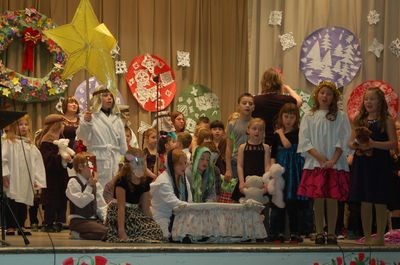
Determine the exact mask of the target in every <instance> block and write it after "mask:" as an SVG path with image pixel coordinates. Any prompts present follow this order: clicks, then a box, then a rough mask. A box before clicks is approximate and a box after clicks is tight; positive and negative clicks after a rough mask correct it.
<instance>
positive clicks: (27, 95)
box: [0, 8, 71, 102]
mask: <svg viewBox="0 0 400 265" xmlns="http://www.w3.org/2000/svg"><path fill="white" fill-rule="evenodd" d="M55 27H56V25H55V24H54V23H53V22H52V21H51V19H50V18H48V17H46V16H45V15H43V14H41V13H39V12H38V11H37V10H36V9H34V8H26V9H25V10H19V11H6V12H4V13H3V14H2V16H1V17H0V53H2V52H5V51H6V50H7V48H8V46H9V45H10V44H11V43H12V42H13V40H14V39H16V38H18V39H21V41H22V42H23V44H24V45H25V47H24V56H23V63H22V69H23V71H27V70H29V71H32V70H33V54H34V47H35V46H36V45H37V44H38V43H40V42H42V43H44V44H46V45H47V50H48V51H49V52H50V53H51V54H52V56H54V67H53V68H52V69H51V71H50V72H49V73H48V74H46V76H44V77H42V78H35V77H29V76H26V75H24V74H21V73H18V72H17V71H15V70H12V69H9V68H7V67H6V66H5V65H4V64H3V62H2V61H1V60H0V92H1V95H2V96H5V97H7V98H10V99H15V100H17V101H21V102H41V101H48V100H53V99H57V98H59V97H60V96H61V95H63V94H64V92H65V89H66V88H67V86H68V84H69V82H70V81H71V80H70V79H63V78H61V72H62V70H63V69H64V63H65V54H64V53H63V51H62V50H61V48H60V47H59V46H57V45H56V43H55V42H54V41H52V40H50V39H48V38H47V37H46V36H45V35H44V34H42V32H43V31H44V30H47V29H51V28H55Z"/></svg>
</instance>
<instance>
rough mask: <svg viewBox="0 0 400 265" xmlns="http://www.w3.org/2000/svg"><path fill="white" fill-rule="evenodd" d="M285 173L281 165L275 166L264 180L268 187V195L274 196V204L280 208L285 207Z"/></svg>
mask: <svg viewBox="0 0 400 265" xmlns="http://www.w3.org/2000/svg"><path fill="white" fill-rule="evenodd" d="M284 172H285V168H283V167H282V166H281V165H279V164H273V165H272V166H271V167H270V168H269V170H268V171H267V172H266V173H265V174H264V175H263V177H262V179H263V182H264V183H265V184H267V187H268V193H269V194H271V195H272V200H271V201H272V202H273V203H274V204H275V205H276V206H277V207H279V208H284V207H285V202H284V200H283V189H284V188H285V180H284V179H283V177H282V174H283V173H284Z"/></svg>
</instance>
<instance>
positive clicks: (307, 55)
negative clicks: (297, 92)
mask: <svg viewBox="0 0 400 265" xmlns="http://www.w3.org/2000/svg"><path fill="white" fill-rule="evenodd" d="M361 62H362V59H361V48H360V44H359V42H358V39H357V38H356V36H354V35H353V33H351V32H350V31H348V30H347V29H345V28H340V27H330V28H321V29H318V30H316V31H314V32H313V33H311V34H310V35H308V36H307V38H306V39H305V40H304V42H303V44H302V46H301V52H300V69H301V70H302V71H303V73H304V75H305V77H306V79H307V80H308V81H310V82H311V83H313V84H314V85H317V84H319V83H320V82H321V81H323V80H331V81H333V82H335V83H336V85H337V87H344V86H345V85H347V84H348V83H350V81H351V80H352V79H353V78H354V76H355V75H356V74H357V72H358V70H359V69H360V66H361Z"/></svg>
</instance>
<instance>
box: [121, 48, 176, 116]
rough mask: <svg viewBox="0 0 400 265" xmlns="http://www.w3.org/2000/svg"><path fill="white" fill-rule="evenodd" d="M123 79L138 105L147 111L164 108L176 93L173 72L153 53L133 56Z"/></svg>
mask: <svg viewBox="0 0 400 265" xmlns="http://www.w3.org/2000/svg"><path fill="white" fill-rule="evenodd" d="M125 80H126V82H127V83H128V86H129V88H130V90H131V92H132V95H133V96H134V97H135V99H136V100H137V101H138V103H139V105H140V106H141V107H142V108H143V109H145V110H147V111H151V112H157V111H160V110H164V109H165V108H166V107H168V106H169V104H171V102H172V100H173V99H174V96H175V93H176V88H175V86H176V84H175V74H174V72H173V71H172V69H171V68H170V67H169V66H168V64H167V63H166V62H164V61H163V60H162V59H161V58H159V57H157V56H155V55H150V54H146V55H140V56H138V57H136V58H134V59H133V60H132V62H131V63H130V65H129V67H128V73H127V74H126V77H125ZM157 87H158V89H157ZM157 97H158V103H157ZM157 108H158V110H157Z"/></svg>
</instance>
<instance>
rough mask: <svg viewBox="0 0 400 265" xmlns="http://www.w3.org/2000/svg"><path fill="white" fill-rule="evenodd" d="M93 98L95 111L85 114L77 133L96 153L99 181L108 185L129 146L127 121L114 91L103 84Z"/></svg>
mask: <svg viewBox="0 0 400 265" xmlns="http://www.w3.org/2000/svg"><path fill="white" fill-rule="evenodd" d="M92 100H93V105H92V111H87V112H85V113H84V114H83V117H82V118H81V119H80V120H81V123H80V124H79V127H78V129H77V131H76V136H77V138H78V139H81V140H82V141H83V144H84V145H86V146H87V151H88V152H89V153H93V154H94V155H95V156H96V163H97V172H98V173H99V182H100V184H101V185H102V187H103V188H104V186H105V185H106V184H107V183H108V182H109V181H110V180H111V179H112V177H113V176H114V175H115V174H116V173H117V172H118V169H119V167H118V165H119V162H120V158H121V156H122V155H124V154H125V153H126V151H127V150H128V146H127V143H126V139H125V129H124V124H123V122H122V120H121V118H120V113H119V110H118V107H117V105H116V104H115V100H114V96H113V95H112V93H111V92H110V91H109V90H108V89H107V88H105V87H103V86H99V87H97V88H96V90H95V92H94V93H93V99H92Z"/></svg>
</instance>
